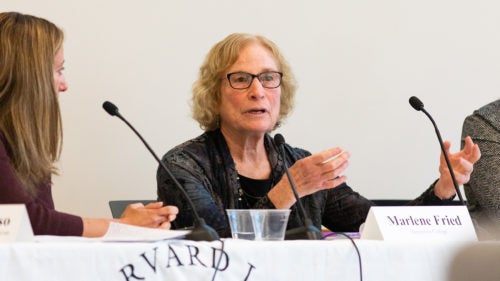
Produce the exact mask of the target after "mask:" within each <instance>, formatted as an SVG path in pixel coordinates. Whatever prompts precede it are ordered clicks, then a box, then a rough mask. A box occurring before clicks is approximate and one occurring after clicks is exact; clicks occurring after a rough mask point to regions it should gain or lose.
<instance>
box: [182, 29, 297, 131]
mask: <svg viewBox="0 0 500 281" xmlns="http://www.w3.org/2000/svg"><path fill="white" fill-rule="evenodd" d="M250 43H258V44H261V45H262V46H264V47H265V48H267V49H269V51H270V52H271V53H272V54H273V55H274V57H275V59H276V61H277V63H278V68H279V71H281V72H283V80H282V82H281V86H280V87H281V98H280V113H279V117H278V121H277V123H276V126H278V125H279V124H280V123H281V122H283V120H284V119H285V118H286V117H287V116H288V114H289V113H290V112H291V111H292V109H293V105H294V98H295V91H296V88H297V82H296V80H295V76H294V74H293V72H292V69H291V67H290V65H289V64H288V62H287V61H286V59H285V58H284V57H283V55H282V54H281V52H280V50H279V48H278V46H276V44H274V42H272V41H270V40H269V39H267V38H265V37H263V36H260V35H252V34H246V33H233V34H230V35H229V36H227V37H226V38H224V39H223V40H222V41H220V42H219V43H217V44H216V45H215V46H214V47H212V49H211V50H210V51H209V53H208V54H207V56H206V58H205V61H204V62H203V64H202V66H201V67H200V71H199V76H198V80H197V81H196V82H195V83H194V85H193V96H192V98H191V111H192V116H193V119H195V120H196V121H198V124H199V125H200V127H201V128H202V129H203V130H205V131H210V130H214V129H216V128H218V127H219V116H218V113H217V112H218V110H217V108H218V106H219V103H220V94H221V93H220V88H221V83H222V79H221V77H222V76H223V74H224V72H225V71H226V70H227V69H228V68H229V67H230V66H231V65H233V64H234V63H235V62H236V60H237V59H238V56H239V53H240V51H241V50H242V49H243V48H244V47H246V46H247V45H248V44H250Z"/></svg>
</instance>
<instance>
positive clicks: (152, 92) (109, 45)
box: [0, 0, 500, 217]
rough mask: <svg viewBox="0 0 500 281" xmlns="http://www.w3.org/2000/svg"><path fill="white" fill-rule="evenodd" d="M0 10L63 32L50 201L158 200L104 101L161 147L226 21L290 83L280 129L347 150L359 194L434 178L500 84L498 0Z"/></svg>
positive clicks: (48, 4) (145, 157) (73, 207)
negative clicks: (418, 106) (294, 89)
mask: <svg viewBox="0 0 500 281" xmlns="http://www.w3.org/2000/svg"><path fill="white" fill-rule="evenodd" d="M0 10H1V11H10V10H15V11H20V12H23V13H29V14H34V15H37V16H40V17H44V18H47V19H49V20H51V21H53V22H54V23H56V24H57V25H59V26H60V27H62V28H63V29H64V30H65V32H66V41H65V52H66V71H65V73H66V77H67V80H68V82H69V90H68V91H67V92H66V93H63V94H62V95H61V96H60V102H61V106H62V111H63V121H64V134H65V135H64V136H65V138H64V147H63V155H62V159H61V161H60V163H59V167H60V169H61V175H60V176H58V177H56V178H54V187H53V192H54V199H55V202H56V208H58V209H59V210H62V211H67V212H71V213H76V214H80V215H84V216H91V217H110V216H111V214H110V212H109V208H108V205H107V202H108V200H112V199H151V198H156V181H155V175H156V169H157V164H156V162H155V161H154V159H153V158H152V156H151V155H150V154H149V153H148V152H147V150H146V149H145V148H144V147H143V145H142V143H140V140H139V139H138V138H137V137H136V136H135V135H134V134H133V133H132V132H131V131H130V130H129V129H128V128H127V127H126V126H125V124H123V123H122V122H121V121H119V120H118V119H117V118H111V117H110V116H109V115H107V114H106V113H105V112H104V111H103V110H102V107H101V105H102V103H103V102H104V101H105V100H110V101H113V102H114V103H116V104H117V105H118V106H119V108H120V111H121V113H122V114H123V115H125V116H126V118H127V119H128V120H129V121H130V122H131V123H132V124H133V125H134V126H135V127H136V128H137V129H138V130H139V131H140V132H141V133H142V134H143V136H144V137H145V138H146V139H147V140H148V142H149V143H150V145H151V146H152V148H153V149H154V150H155V151H156V152H157V154H158V155H159V156H160V157H161V156H162V155H163V154H164V153H165V152H166V151H167V150H169V149H170V148H172V147H173V146H175V145H176V144H179V143H181V142H183V141H185V140H187V139H189V138H192V137H195V136H197V135H199V134H201V133H202V131H201V130H200V129H199V127H198V125H197V124H196V123H195V122H194V121H193V120H191V118H190V110H189V99H190V90H191V85H192V83H193V82H194V80H195V79H196V76H197V72H198V67H199V66H200V64H201V62H202V60H203V58H204V56H205V54H206V53H207V52H208V50H209V49H210V47H212V46H213V45H214V44H215V43H216V42H218V41H219V40H221V39H222V38H224V37H225V36H226V35H228V34H229V33H232V32H249V33H258V34H262V35H265V36H267V37H269V38H270V39H272V40H273V41H275V42H276V43H277V44H278V45H279V46H280V47H281V49H282V51H283V52H284V54H285V55H286V57H287V58H288V60H289V62H290V63H291V65H292V67H293V68H294V70H295V74H296V76H297V78H298V80H299V86H300V87H299V91H298V96H297V103H296V108H295V110H294V112H293V114H292V116H291V117H290V118H289V119H288V120H287V123H286V124H285V125H284V126H282V127H281V128H280V129H279V130H278V131H277V132H280V133H282V134H284V136H285V137H286V140H287V142H289V143H291V144H292V145H294V146H299V147H303V148H306V149H308V150H310V151H311V152H318V151H321V150H323V149H326V148H330V147H334V146H340V147H342V148H344V149H347V150H349V151H350V152H351V153H352V158H351V164H350V167H349V168H348V170H347V176H348V183H349V184H350V185H351V186H353V187H354V188H355V189H356V190H358V191H359V192H360V193H361V194H363V195H365V196H366V197H368V198H372V199H376V198H413V197H416V196H418V195H419V194H420V193H421V192H422V191H423V190H424V189H425V188H427V186H428V185H429V184H430V183H431V182H432V181H433V180H434V179H435V178H437V177H438V175H439V174H438V159H439V158H438V157H439V152H440V148H439V145H438V143H437V139H436V136H435V133H434V129H433V127H432V125H431V123H430V122H429V120H428V119H427V117H425V116H424V115H423V114H422V113H420V112H416V111H414V110H413V109H412V108H411V107H410V105H409V104H408V98H409V97H410V96H412V95H416V96H418V97H420V98H421V99H422V100H423V102H424V104H425V107H426V109H427V110H428V111H429V112H430V113H431V114H432V115H433V116H434V118H435V120H436V122H437V124H438V126H439V128H440V130H441V134H442V136H443V138H444V139H449V140H451V141H452V150H453V151H454V152H455V151H457V150H458V149H459V146H460V131H461V126H462V121H463V119H464V118H465V116H467V115H468V114H470V113H471V112H472V111H473V110H474V109H475V108H477V107H479V106H481V105H483V104H485V103H487V102H489V101H490V100H493V99H497V98H498V97H499V96H500V95H499V94H498V89H499V88H500V79H499V77H500V16H499V11H500V2H498V1H494V0H491V1H487V0H474V1H472V0H469V1H465V0H437V1H436V0H432V1H430V0H420V1H394V0H379V1H371V0H351V1H340V0H324V1H323V0H321V1H320V0H308V1H295V0H275V1H269V0H267V1H263V0H254V1H229V0H212V1H169V0H165V1H154V0H149V1H125V0H105V1H103V0H87V1H56V0H45V1H35V0H2V1H1V2H0Z"/></svg>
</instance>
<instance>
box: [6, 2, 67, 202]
mask: <svg viewBox="0 0 500 281" xmlns="http://www.w3.org/2000/svg"><path fill="white" fill-rule="evenodd" d="M63 39H64V35H63V32H62V30H61V29H59V28H58V27H57V26H55V25H54V24H53V23H51V22H49V21H47V20H45V19H42V18H38V17H35V16H31V15H24V14H20V13H16V12H7V13H0V133H2V134H3V136H4V139H5V142H6V148H7V154H8V156H9V157H10V159H11V162H12V164H13V166H14V169H15V172H16V174H17V177H18V179H19V180H20V181H21V182H22V183H23V185H24V187H25V188H26V190H27V191H28V192H29V193H30V194H32V195H35V194H36V191H37V189H36V187H37V186H38V185H39V184H42V183H49V182H50V177H51V175H52V174H56V173H57V169H56V168H55V166H54V162H56V161H57V160H58V159H59V155H60V151H61V144H62V124H61V113H60V110H59V103H58V100H57V92H56V88H55V82H54V74H53V64H54V57H55V54H56V53H57V51H58V50H59V49H60V48H61V47H62V42H63Z"/></svg>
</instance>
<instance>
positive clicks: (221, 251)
mask: <svg viewBox="0 0 500 281" xmlns="http://www.w3.org/2000/svg"><path fill="white" fill-rule="evenodd" d="M218 241H220V243H221V246H220V257H219V260H218V261H217V266H215V270H214V275H212V281H214V280H215V275H217V271H219V266H220V262H221V260H222V254H223V253H224V245H225V244H224V240H222V239H219V240H218Z"/></svg>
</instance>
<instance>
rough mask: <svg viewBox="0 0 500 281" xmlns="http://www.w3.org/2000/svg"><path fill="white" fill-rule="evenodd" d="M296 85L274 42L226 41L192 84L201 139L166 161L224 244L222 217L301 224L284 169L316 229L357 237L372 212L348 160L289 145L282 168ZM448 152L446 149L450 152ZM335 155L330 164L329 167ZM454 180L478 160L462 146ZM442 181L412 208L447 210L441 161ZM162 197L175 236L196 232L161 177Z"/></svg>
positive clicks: (472, 149) (242, 37) (450, 191)
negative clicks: (282, 140) (285, 215)
mask: <svg viewBox="0 0 500 281" xmlns="http://www.w3.org/2000/svg"><path fill="white" fill-rule="evenodd" d="M295 91H296V82H295V79H294V75H293V73H292V70H291V69H290V66H289V65H288V63H287V62H286V60H285V59H284V57H283V56H282V54H281V53H280V51H279V49H278V47H277V46H276V45H275V44H274V43H273V42H271V41H270V40H268V39H266V38H264V37H262V36H255V35H250V34H231V35H229V36H228V37H226V38H225V39H224V40H222V41H221V42H219V43H218V44H216V45H215V46H214V47H213V48H212V49H211V50H210V52H209V53H208V55H207V57H206V60H205V62H204V63H203V65H202V66H201V68H200V72H199V78H198V80H197V81H196V83H195V84H194V89H193V97H192V106H193V108H192V110H193V117H194V119H195V120H196V121H198V122H199V124H200V126H201V128H202V129H203V130H204V131H205V133H204V134H202V135H201V136H199V137H197V138H195V139H192V140H189V141H187V142H185V143H183V144H181V145H179V146H177V147H175V148H173V149H172V150H170V151H169V152H168V153H167V154H166V155H165V156H164V157H163V159H162V161H163V162H164V163H165V165H167V167H168V168H169V169H171V171H172V173H173V175H174V176H175V177H176V179H177V180H178V181H179V182H180V183H181V184H182V185H183V186H184V188H185V189H186V191H187V193H188V194H189V196H190V198H191V199H192V200H193V203H194V205H195V206H196V208H197V212H198V213H199V214H200V215H201V216H202V217H203V218H204V220H205V221H206V222H207V224H209V225H210V226H212V227H213V228H215V230H216V231H217V232H218V233H219V234H220V235H221V236H222V237H228V236H230V229H229V224H228V221H227V217H226V214H225V209H248V208H256V209H274V208H276V209H288V208H291V210H292V212H291V214H290V218H289V222H288V226H287V228H288V229H291V228H296V227H300V226H301V225H302V219H301V217H300V216H299V213H298V212H297V208H296V200H295V197H294V195H293V192H292V190H291V188H290V183H289V181H288V178H287V177H286V176H283V174H284V173H285V166H284V165H285V164H284V163H285V161H286V162H287V163H288V165H290V166H291V167H290V174H291V176H292V178H293V181H294V183H295V185H296V188H297V193H298V195H299V197H300V200H301V202H302V204H303V205H304V209H305V211H306V212H307V214H308V216H309V217H310V218H311V220H312V221H313V224H314V225H315V226H316V227H318V228H319V227H321V225H324V226H325V227H327V228H329V229H330V230H332V231H358V228H359V226H360V225H361V224H362V223H363V222H364V221H365V218H366V216H367V213H368V210H369V208H370V206H372V205H373V203H372V202H371V201H369V200H367V199H366V198H364V197H362V196H361V195H359V194H358V193H356V192H355V191H353V190H352V189H351V188H350V187H349V186H348V185H347V184H346V183H345V180H346V177H345V176H344V175H343V172H344V170H345V169H346V168H347V166H348V160H349V152H347V151H345V152H343V153H342V149H341V148H338V147H335V148H331V149H328V150H324V151H322V152H320V153H317V154H314V155H311V154H310V153H309V152H308V151H305V150H303V149H299V148H292V147H290V146H288V145H286V147H287V151H288V154H287V155H286V159H282V157H281V154H280V153H279V148H278V147H277V145H276V144H275V142H274V140H273V138H272V137H271V136H270V135H269V133H270V132H272V131H273V130H274V129H275V128H276V127H277V126H278V125H279V124H280V122H282V121H283V119H284V118H285V117H286V116H287V115H288V114H289V112H290V111H291V109H292V107H293V100H294V96H295ZM449 147H450V144H449V143H448V142H447V143H446V148H447V149H449ZM333 156H338V157H336V158H335V159H333V160H331V161H326V160H328V159H330V158H332V157H333ZM450 157H451V159H452V160H451V161H452V163H453V165H454V170H455V173H456V177H457V180H458V181H459V184H463V183H464V182H466V181H467V180H468V178H469V175H470V173H471V171H472V166H473V163H474V162H475V161H477V160H478V158H479V149H478V148H477V146H476V145H474V144H473V143H472V140H471V139H470V138H468V139H467V143H466V146H465V147H464V149H463V150H462V151H460V152H458V153H456V154H451V155H450ZM439 170H440V173H441V177H440V178H439V179H438V180H437V181H436V182H435V183H434V184H432V185H431V187H430V188H428V189H427V190H426V191H425V192H424V193H423V194H422V195H421V196H420V197H418V198H417V199H415V200H414V201H413V202H412V204H415V205H417V204H420V205H432V204H443V203H445V202H447V201H449V200H451V199H452V198H453V196H454V194H455V189H454V186H453V182H452V180H451V178H450V176H449V173H448V171H447V168H446V164H445V162H444V160H441V165H440V169H439ZM157 182H158V197H159V199H160V200H162V201H164V202H165V203H166V204H169V205H175V206H177V207H178V208H179V214H178V216H177V220H176V222H175V223H174V224H173V227H177V228H179V227H187V226H191V225H192V224H193V216H192V211H190V210H189V205H188V204H186V200H185V198H183V196H182V194H181V193H180V192H179V190H178V189H177V187H176V186H175V185H174V183H173V181H172V179H171V178H169V176H168V174H167V173H166V172H165V171H164V170H163V169H161V168H159V169H158V173H157Z"/></svg>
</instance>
